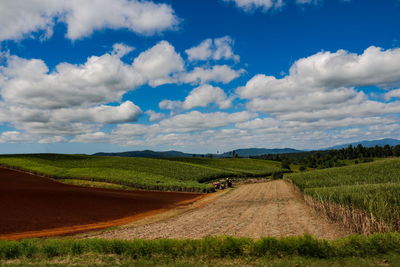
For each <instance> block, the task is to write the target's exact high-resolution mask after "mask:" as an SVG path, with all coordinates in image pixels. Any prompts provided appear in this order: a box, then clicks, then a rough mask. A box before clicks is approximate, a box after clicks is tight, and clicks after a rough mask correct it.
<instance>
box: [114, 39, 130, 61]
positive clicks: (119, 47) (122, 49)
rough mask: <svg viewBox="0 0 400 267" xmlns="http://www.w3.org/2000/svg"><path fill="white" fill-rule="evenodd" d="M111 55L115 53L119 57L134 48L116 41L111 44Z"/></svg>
mask: <svg viewBox="0 0 400 267" xmlns="http://www.w3.org/2000/svg"><path fill="white" fill-rule="evenodd" d="M112 48H113V50H112V53H111V54H112V55H116V56H117V57H119V58H121V57H123V56H125V55H127V54H129V53H130V52H132V51H133V50H134V49H135V48H134V47H132V46H129V45H126V44H122V43H116V44H114V45H113V47H112Z"/></svg>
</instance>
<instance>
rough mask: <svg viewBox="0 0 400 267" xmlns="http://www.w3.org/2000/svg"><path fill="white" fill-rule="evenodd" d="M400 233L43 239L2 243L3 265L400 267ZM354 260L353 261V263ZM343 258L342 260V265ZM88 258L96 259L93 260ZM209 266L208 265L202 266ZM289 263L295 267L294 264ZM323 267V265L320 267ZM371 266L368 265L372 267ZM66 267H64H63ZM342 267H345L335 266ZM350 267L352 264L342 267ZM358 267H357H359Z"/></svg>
mask: <svg viewBox="0 0 400 267" xmlns="http://www.w3.org/2000/svg"><path fill="white" fill-rule="evenodd" d="M399 253H400V234H399V233H392V234H375V235H371V236H368V237H367V236H350V237H347V238H343V239H339V240H334V241H325V240H318V239H314V238H312V237H311V236H301V237H290V238H270V237H267V238H262V239H258V240H253V239H248V238H233V237H207V238H204V239H199V240H174V239H159V240H139V239H136V240H129V241H122V240H104V239H86V240H74V239H43V240H38V239H34V240H23V241H0V262H3V263H9V264H13V263H15V264H16V265H17V264H18V263H35V262H37V263H39V264H38V265H37V266H43V265H40V264H49V263H61V264H65V266H67V265H68V264H70V263H73V262H74V261H75V263H76V261H79V259H81V262H83V263H84V264H88V262H91V266H93V265H94V264H96V263H99V264H100V263H103V264H107V265H119V264H121V263H126V264H128V263H129V264H140V266H142V265H141V264H143V265H145V266H150V265H151V266H160V265H168V266H204V264H207V263H210V264H211V263H213V265H208V266H215V265H218V266H221V265H225V264H226V265H228V264H233V265H236V266H238V265H239V266H246V265H248V266H254V264H255V263H258V264H259V265H262V266H265V264H270V265H269V266H329V265H326V264H327V263H331V264H337V263H342V264H346V263H348V265H347V266H352V265H351V264H355V263H357V266H361V265H360V263H361V262H364V263H365V265H362V266H369V264H371V266H372V265H373V264H377V263H378V264H381V263H385V266H388V264H393V265H392V266H396V265H395V264H398V263H399V262H400V259H399ZM350 257H352V258H350ZM338 258H341V259H339V260H338ZM88 259H91V260H90V261H88ZM201 263H203V264H201ZM288 264H289V265H288ZM318 264H320V265H318ZM321 264H323V265H321ZM367 264H368V265H367ZM61 266H62V265H61ZM333 266H339V265H333ZM340 266H346V265H340ZM353 266H354V265H353Z"/></svg>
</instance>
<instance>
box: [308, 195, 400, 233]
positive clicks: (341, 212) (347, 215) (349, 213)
mask: <svg viewBox="0 0 400 267" xmlns="http://www.w3.org/2000/svg"><path fill="white" fill-rule="evenodd" d="M304 200H305V202H306V203H307V204H308V205H309V206H310V207H312V208H313V209H315V210H316V211H317V212H319V213H320V214H322V215H324V216H325V217H327V218H329V219H331V220H333V221H334V222H337V223H340V224H341V225H343V226H344V227H346V228H347V229H349V230H350V231H351V232H353V233H357V234H366V235H368V234H373V233H383V232H391V231H396V230H399V222H398V221H397V222H394V223H393V224H392V225H390V224H387V223H386V222H384V221H383V220H381V219H377V218H375V217H374V216H373V215H372V214H368V213H366V212H363V211H361V210H358V209H355V208H352V207H347V206H344V205H340V204H336V203H329V202H321V201H318V200H316V199H315V198H313V197H311V196H304Z"/></svg>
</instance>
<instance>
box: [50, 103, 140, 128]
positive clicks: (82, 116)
mask: <svg viewBox="0 0 400 267" xmlns="http://www.w3.org/2000/svg"><path fill="white" fill-rule="evenodd" d="M141 113H142V111H141V110H140V108H139V107H138V106H136V105H135V104H133V103H132V102H131V101H126V102H124V103H122V104H121V105H119V106H106V105H101V106H97V107H93V108H87V109H84V108H75V109H57V110H55V111H53V113H52V117H51V120H54V121H69V122H99V123H107V124H111V123H122V122H133V121H136V120H137V118H138V117H139V115H140V114H141Z"/></svg>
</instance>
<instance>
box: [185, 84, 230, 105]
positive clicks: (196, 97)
mask: <svg viewBox="0 0 400 267" xmlns="http://www.w3.org/2000/svg"><path fill="white" fill-rule="evenodd" d="M231 102H232V100H231V99H230V98H228V97H227V95H226V94H225V92H224V90H222V89H221V88H219V87H215V86H211V85H209V84H206V85H202V86H199V87H197V88H195V89H193V90H192V91H191V92H190V93H189V95H188V96H187V97H186V99H185V101H184V102H183V103H182V107H183V108H184V109H192V108H194V107H206V106H208V105H209V104H211V103H215V104H216V105H218V107H219V108H221V109H226V108H229V107H230V106H231Z"/></svg>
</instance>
